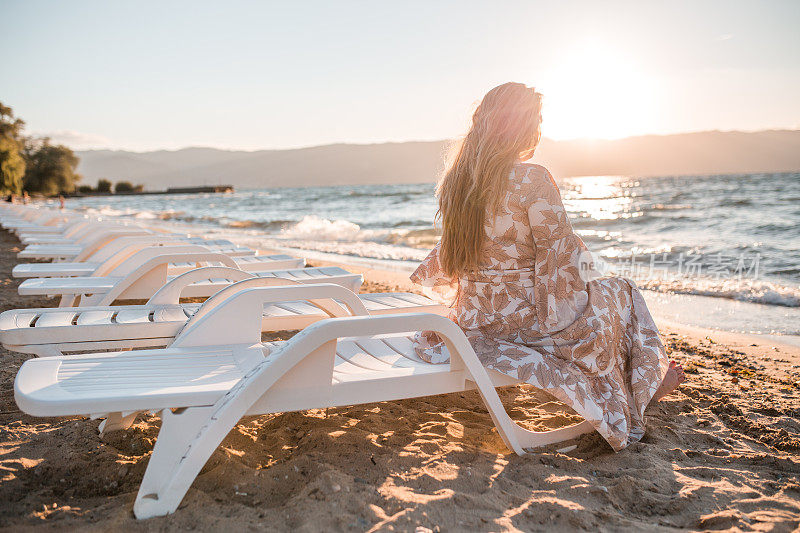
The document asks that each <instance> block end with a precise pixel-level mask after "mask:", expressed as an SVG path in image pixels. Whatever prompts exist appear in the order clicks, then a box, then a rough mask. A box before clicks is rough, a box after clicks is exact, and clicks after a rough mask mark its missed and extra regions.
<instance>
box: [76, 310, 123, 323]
mask: <svg viewBox="0 0 800 533" xmlns="http://www.w3.org/2000/svg"><path fill="white" fill-rule="evenodd" d="M115 312H116V311H111V310H107V311H106V310H104V311H82V312H81V313H80V314H79V315H78V322H77V324H78V325H79V326H97V325H100V324H102V325H105V324H110V323H111V316H112V315H113V314H114V313H115Z"/></svg>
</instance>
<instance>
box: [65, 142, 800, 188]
mask: <svg viewBox="0 0 800 533" xmlns="http://www.w3.org/2000/svg"><path fill="white" fill-rule="evenodd" d="M451 145H452V142H451V141H446V140H445V141H425V142H423V141H411V142H400V143H383V144H330V145H325V146H314V147H310V148H297V149H287V150H258V151H236V150H220V149H216V148H199V147H193V148H184V149H181V150H157V151H151V152H131V151H124V150H87V151H79V152H76V155H78V156H79V157H80V165H79V166H78V172H79V173H81V174H82V175H83V176H84V179H83V183H85V184H92V185H93V184H94V183H96V182H97V180H98V179H100V178H105V179H109V180H111V181H120V180H127V181H131V182H133V183H137V184H138V183H141V184H143V185H144V186H145V188H146V189H149V190H161V189H165V188H166V187H178V186H201V185H222V184H230V185H233V186H235V187H237V188H257V187H283V186H290V187H300V186H319V185H351V184H352V185H356V184H380V183H419V182H431V181H434V180H436V178H437V177H438V175H439V173H440V172H441V168H442V165H443V163H442V161H443V156H444V154H445V152H446V151H447V149H448V148H449V147H450V146H451ZM533 161H534V162H536V163H540V164H543V165H545V166H547V167H548V168H549V169H550V171H551V172H552V173H553V175H555V176H557V177H559V176H560V177H566V176H591V175H625V176H658V175H692V174H734V173H753V172H767V173H769V172H791V171H800V130H768V131H757V132H738V131H733V132H721V131H707V132H697V133H683V134H675V135H646V136H639V137H627V138H624V139H617V140H568V141H554V140H551V139H543V140H542V142H541V143H540V145H539V147H538V148H537V151H536V156H535V157H534V159H533Z"/></svg>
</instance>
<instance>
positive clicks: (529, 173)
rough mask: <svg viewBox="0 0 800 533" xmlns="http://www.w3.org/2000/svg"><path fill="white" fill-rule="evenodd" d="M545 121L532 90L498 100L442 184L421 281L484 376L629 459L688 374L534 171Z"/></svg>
mask: <svg viewBox="0 0 800 533" xmlns="http://www.w3.org/2000/svg"><path fill="white" fill-rule="evenodd" d="M540 111H541V95H540V94H539V93H537V92H536V91H535V90H534V89H532V88H528V87H526V86H525V85H523V84H521V83H506V84H503V85H500V86H498V87H495V88H494V89H492V90H491V91H489V93H487V94H486V96H485V97H484V98H483V101H482V102H481V103H480V105H479V106H478V108H477V110H476V111H475V114H474V116H473V117H472V127H471V128H470V130H469V132H468V133H467V135H466V137H465V138H464V139H463V141H462V143H461V145H460V147H459V150H458V152H457V154H456V157H455V159H454V161H453V162H452V164H451V165H450V166H449V168H448V170H447V171H446V173H445V174H444V177H443V178H442V180H441V182H440V183H439V187H438V190H437V195H438V197H439V213H438V215H439V217H440V219H441V224H442V228H443V234H442V239H441V241H440V242H439V244H438V245H437V246H436V247H435V248H434V249H433V251H432V252H431V253H430V254H429V255H428V257H427V258H426V259H425V260H424V261H423V262H422V264H421V265H420V267H419V268H418V269H417V270H416V272H414V274H413V275H412V276H411V279H412V281H414V282H415V283H417V284H420V285H422V286H424V287H428V288H431V289H433V290H435V291H437V292H439V294H440V295H442V296H445V297H447V298H451V301H452V302H453V309H452V314H451V318H452V319H453V320H454V321H456V322H457V323H458V324H459V325H460V326H461V328H462V329H464V331H465V333H466V334H467V337H468V338H469V339H470V342H471V344H472V346H473V348H474V349H475V351H476V352H477V354H478V357H479V358H480V359H481V361H482V362H483V364H484V365H486V366H487V367H489V368H492V369H494V370H498V371H500V372H502V373H504V374H508V375H509V376H512V377H514V378H517V379H520V380H523V381H526V382H528V383H530V384H532V385H534V386H536V387H538V388H541V389H543V390H545V391H548V392H549V393H551V394H552V395H554V396H555V397H556V398H558V399H559V400H561V401H563V402H564V403H566V404H567V405H569V406H571V407H572V408H573V409H575V411H577V412H578V413H579V414H581V415H582V416H583V417H584V418H586V419H587V420H589V421H590V422H591V423H592V424H593V425H594V427H595V428H596V429H597V431H598V432H599V433H600V434H601V435H602V436H603V437H604V438H605V439H606V440H607V441H608V443H609V444H610V445H611V446H612V447H613V448H614V450H621V449H623V448H625V447H626V446H627V445H628V444H630V443H631V442H635V441H637V440H639V439H640V438H641V437H642V435H643V434H644V421H643V415H644V410H645V407H647V405H648V404H649V403H650V402H651V401H653V400H658V399H660V398H661V397H663V396H664V395H666V394H668V393H669V392H671V391H672V390H674V389H675V388H676V387H677V386H678V385H679V384H680V383H681V382H682V381H683V380H684V374H683V370H682V369H681V367H680V366H679V365H677V364H676V363H674V362H671V361H669V360H668V358H667V355H666V353H665V351H664V346H663V344H662V343H661V340H660V338H659V334H658V330H657V329H656V326H655V324H654V322H653V319H652V317H651V316H650V313H649V311H648V310H647V306H646V305H645V302H644V299H643V298H642V296H641V294H640V293H639V291H638V289H637V288H636V286H635V285H634V283H633V282H632V281H629V280H627V279H624V278H620V277H605V278H593V279H592V278H590V277H589V276H586V275H585V274H584V273H583V272H582V271H581V262H582V261H585V260H586V257H587V255H586V254H587V253H588V250H587V248H586V245H584V243H583V241H582V240H581V239H580V237H578V236H577V235H576V234H575V232H574V231H573V229H572V226H571V224H570V222H569V218H568V217H567V213H566V211H565V210H564V206H563V205H562V203H561V195H560V194H559V190H558V187H557V185H556V184H555V181H554V180H553V178H552V177H551V176H550V173H549V172H548V171H547V169H545V168H544V167H541V166H539V165H532V164H527V163H524V161H525V160H527V159H529V158H530V157H531V156H532V155H533V152H534V150H535V149H536V146H537V144H538V143H539V137H540V124H541V114H540ZM415 345H416V349H417V353H418V354H419V355H420V357H422V358H423V359H425V360H427V361H429V362H433V363H443V362H446V361H447V360H449V355H448V353H447V348H446V347H445V346H444V344H443V343H441V342H440V339H439V338H438V337H436V335H435V334H433V333H430V332H424V333H421V334H418V335H417V337H416V339H415Z"/></svg>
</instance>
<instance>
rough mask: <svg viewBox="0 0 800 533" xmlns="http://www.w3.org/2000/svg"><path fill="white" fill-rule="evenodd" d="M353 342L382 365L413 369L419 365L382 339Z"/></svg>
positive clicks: (364, 339) (361, 339) (365, 339)
mask: <svg viewBox="0 0 800 533" xmlns="http://www.w3.org/2000/svg"><path fill="white" fill-rule="evenodd" d="M351 342H353V344H355V345H356V346H358V347H359V348H361V349H362V350H363V351H364V353H367V354H369V355H370V356H372V357H374V358H375V359H377V360H379V361H380V362H381V363H383V364H386V365H389V366H401V367H412V366H416V365H417V364H418V363H417V362H414V361H412V360H411V359H408V358H406V357H403V356H402V355H400V354H399V353H397V351H396V350H393V349H392V348H391V346H389V345H388V344H386V343H385V342H384V341H383V340H382V339H378V338H369V337H367V338H360V339H357V340H353V341H351Z"/></svg>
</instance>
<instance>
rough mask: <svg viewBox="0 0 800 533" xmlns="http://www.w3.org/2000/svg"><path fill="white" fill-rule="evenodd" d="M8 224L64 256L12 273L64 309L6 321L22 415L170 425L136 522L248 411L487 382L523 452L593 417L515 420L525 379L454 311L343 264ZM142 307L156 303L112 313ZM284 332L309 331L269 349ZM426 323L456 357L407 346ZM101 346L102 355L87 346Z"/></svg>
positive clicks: (25, 291)
mask: <svg viewBox="0 0 800 533" xmlns="http://www.w3.org/2000/svg"><path fill="white" fill-rule="evenodd" d="M0 225H2V226H3V227H4V228H6V229H7V230H9V231H13V232H15V233H16V234H17V235H18V236H19V237H20V240H21V241H22V242H23V244H25V245H26V248H25V249H24V250H23V251H22V252H20V253H19V257H20V258H21V259H50V260H52V261H53V262H52V263H35V264H21V265H18V266H17V267H16V268H14V271H13V275H14V276H16V277H20V278H27V279H26V280H25V281H23V282H22V283H21V284H20V286H19V292H20V294H22V295H51V296H52V295H56V296H60V297H61V303H60V306H59V307H58V308H38V309H18V310H11V311H6V312H4V313H2V314H0V343H2V345H3V346H4V347H5V348H7V349H9V350H13V351H17V352H23V353H30V354H34V355H36V356H39V357H38V358H33V359H29V360H28V361H26V362H25V363H24V364H23V365H22V367H21V368H20V369H19V372H18V373H17V377H16V380H15V384H14V393H15V398H16V401H17V404H18V405H19V408H20V409H21V410H22V411H24V412H26V413H28V414H30V415H34V416H46V417H52V416H75V415H85V416H89V417H92V418H103V419H104V420H103V422H102V423H101V424H100V430H101V431H112V430H120V431H124V430H126V429H127V428H129V427H130V425H131V424H132V423H133V422H134V419H135V417H136V415H137V413H140V412H147V411H149V412H155V413H158V414H159V415H160V417H161V418H162V425H161V430H160V432H159V435H158V439H157V441H156V445H155V448H154V450H153V454H152V456H151V458H150V461H149V463H148V466H147V470H146V472H145V475H144V478H143V480H142V483H141V486H140V488H139V492H138V494H137V496H136V501H135V503H134V509H133V510H134V514H135V515H136V517H137V518H140V519H142V518H148V517H153V516H160V515H165V514H169V513H172V512H174V511H175V509H177V507H178V505H179V504H180V502H181V500H182V499H183V497H184V495H185V494H186V491H187V490H188V489H189V487H190V485H191V484H192V482H193V481H194V479H195V477H196V476H197V474H198V473H199V472H200V469H201V468H202V467H203V465H204V464H205V462H206V461H207V459H208V458H209V457H210V455H211V454H212V453H213V451H214V450H215V449H216V448H217V446H218V445H219V444H220V442H221V441H222V439H223V438H224V437H225V436H226V435H227V434H228V432H229V431H230V430H231V429H232V428H233V427H234V426H235V425H236V424H237V423H238V421H239V419H240V418H241V417H242V416H246V415H257V414H266V413H277V412H287V411H299V410H304V409H312V408H325V407H335V406H347V405H355V404H362V403H372V402H379V401H391V400H398V399H403V398H415V397H421V396H430V395H437V394H447V393H452V392H459V391H465V390H469V389H477V390H478V391H479V393H480V395H481V397H482V398H483V401H484V402H485V404H486V407H487V409H488V410H489V413H490V415H491V417H492V419H493V421H494V423H495V425H496V426H497V429H498V431H499V433H500V435H501V437H502V438H503V440H504V441H505V443H506V444H507V445H508V446H509V448H510V449H512V450H514V451H515V452H516V453H519V454H522V453H525V451H527V450H530V449H531V448H535V447H539V446H543V445H547V444H553V443H558V442H562V441H565V440H569V439H572V438H575V437H577V436H578V435H580V434H583V433H586V432H589V431H591V430H592V427H591V426H590V425H589V424H588V422H585V421H584V422H581V423H579V424H575V425H573V426H569V427H565V428H561V429H556V430H552V431H546V432H533V431H528V430H526V429H523V428H522V427H520V426H519V425H518V424H516V423H515V422H514V421H513V420H511V419H510V418H509V416H508V414H507V413H506V411H505V409H504V408H503V405H502V404H501V402H500V399H499V397H498V395H497V392H496V390H495V387H497V386H507V385H513V384H515V383H517V381H516V380H514V379H512V378H510V377H508V376H506V375H503V374H500V373H497V372H494V371H487V369H485V368H484V367H483V366H482V365H481V363H480V361H479V360H478V358H477V356H476V355H475V352H474V351H473V349H472V347H471V346H470V344H469V342H468V341H467V339H466V337H465V336H464V333H463V332H462V331H461V330H460V329H459V328H458V326H457V325H456V324H455V323H453V322H452V321H450V320H449V319H448V318H446V316H445V315H446V311H447V310H446V309H445V308H444V307H442V306H440V305H438V304H436V303H435V302H433V301H432V300H429V299H428V298H425V297H423V296H419V295H416V294H412V293H375V294H360V295H359V294H357V293H358V290H359V287H360V285H361V282H362V278H361V276H360V275H357V274H352V273H350V272H347V271H346V270H344V269H341V268H338V267H323V268H303V267H304V266H305V262H304V260H302V259H297V258H293V257H290V256H285V255H269V256H260V255H257V254H256V252H255V251H253V250H249V249H247V248H242V247H239V246H236V245H234V244H233V243H231V242H228V241H219V240H216V241H210V240H203V239H197V238H193V237H191V236H187V235H179V234H172V233H163V232H159V231H157V230H154V229H147V228H142V227H140V226H134V225H123V224H117V223H109V222H108V221H104V220H92V219H89V218H86V217H83V216H80V215H78V214H75V213H70V212H63V211H53V210H49V209H47V208H43V207H42V208H37V207H32V206H15V205H8V206H3V208H2V209H0ZM185 297H206V298H207V299H206V300H205V301H204V302H203V303H202V304H196V303H181V298H185ZM131 299H140V300H146V303H144V304H140V305H112V304H113V303H115V302H116V301H117V300H131ZM277 330H301V331H300V332H299V333H297V334H296V335H295V336H293V337H292V338H291V339H290V340H288V341H283V342H262V341H261V338H262V333H263V332H265V331H277ZM422 330H428V331H434V332H436V333H438V334H439V335H440V336H441V337H442V338H443V339H444V340H445V342H446V345H447V348H448V350H449V352H450V355H451V358H450V363H449V364H441V365H432V364H429V363H426V362H425V361H423V360H421V359H420V358H419V357H418V356H417V354H416V352H415V350H414V347H413V343H412V337H413V335H414V333H415V332H417V331H422ZM143 348H147V349H143ZM90 350H91V351H94V352H97V351H104V352H102V353H91V354H85V353H83V354H82V353H80V352H86V351H90ZM108 350H125V351H116V352H115V351H108Z"/></svg>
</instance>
